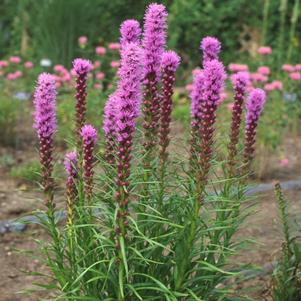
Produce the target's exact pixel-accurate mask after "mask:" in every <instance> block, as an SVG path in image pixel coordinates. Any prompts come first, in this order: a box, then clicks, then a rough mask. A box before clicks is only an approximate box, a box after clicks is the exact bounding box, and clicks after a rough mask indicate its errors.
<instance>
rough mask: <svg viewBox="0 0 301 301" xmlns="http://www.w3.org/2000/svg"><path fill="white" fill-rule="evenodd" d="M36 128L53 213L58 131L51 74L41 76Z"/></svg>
mask: <svg viewBox="0 0 301 301" xmlns="http://www.w3.org/2000/svg"><path fill="white" fill-rule="evenodd" d="M34 107H35V111H34V128H35V129H36V132H37V135H38V138H39V144H40V162H41V167H42V183H43V187H44V194H45V198H46V200H45V203H46V206H47V208H48V209H49V210H51V211H53V209H54V208H55V204H54V202H53V190H54V181H53V178H52V171H53V136H54V133H55V131H56V89H55V79H54V77H53V76H52V75H51V74H48V73H42V74H40V75H39V78H38V83H37V87H36V91H35V94H34Z"/></svg>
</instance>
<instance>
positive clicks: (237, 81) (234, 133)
mask: <svg viewBox="0 0 301 301" xmlns="http://www.w3.org/2000/svg"><path fill="white" fill-rule="evenodd" d="M249 80H250V79H249V74H248V73H247V72H238V73H236V74H234V75H233V77H232V84H233V89H234V104H233V108H232V123H231V131H230V143H229V146H228V149H229V168H230V174H231V175H233V172H234V170H233V169H234V165H235V157H236V155H237V144H238V140H239V131H240V125H241V120H242V110H243V103H244V99H245V94H246V91H247V86H248V83H249Z"/></svg>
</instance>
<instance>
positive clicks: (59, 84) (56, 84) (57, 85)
mask: <svg viewBox="0 0 301 301" xmlns="http://www.w3.org/2000/svg"><path fill="white" fill-rule="evenodd" d="M61 86H62V84H61V83H60V82H59V81H56V82H55V87H56V88H57V89H58V88H60V87H61Z"/></svg>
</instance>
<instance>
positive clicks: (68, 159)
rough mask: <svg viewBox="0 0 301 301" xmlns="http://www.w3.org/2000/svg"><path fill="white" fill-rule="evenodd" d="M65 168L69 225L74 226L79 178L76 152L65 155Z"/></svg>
mask: <svg viewBox="0 0 301 301" xmlns="http://www.w3.org/2000/svg"><path fill="white" fill-rule="evenodd" d="M64 166H65V170H66V172H67V175H68V177H67V182H66V197H67V212H68V224H69V225H72V224H73V213H74V210H73V209H74V203H75V200H76V196H77V187H76V179H77V177H78V160H77V153H76V152H69V153H67V154H66V155H65V159H64Z"/></svg>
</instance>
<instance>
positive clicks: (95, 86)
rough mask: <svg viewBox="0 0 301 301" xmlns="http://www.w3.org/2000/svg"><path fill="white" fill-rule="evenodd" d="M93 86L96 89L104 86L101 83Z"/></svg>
mask: <svg viewBox="0 0 301 301" xmlns="http://www.w3.org/2000/svg"><path fill="white" fill-rule="evenodd" d="M93 87H94V89H96V90H99V89H101V88H102V86H101V84H99V83H96V84H94V86H93Z"/></svg>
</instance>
